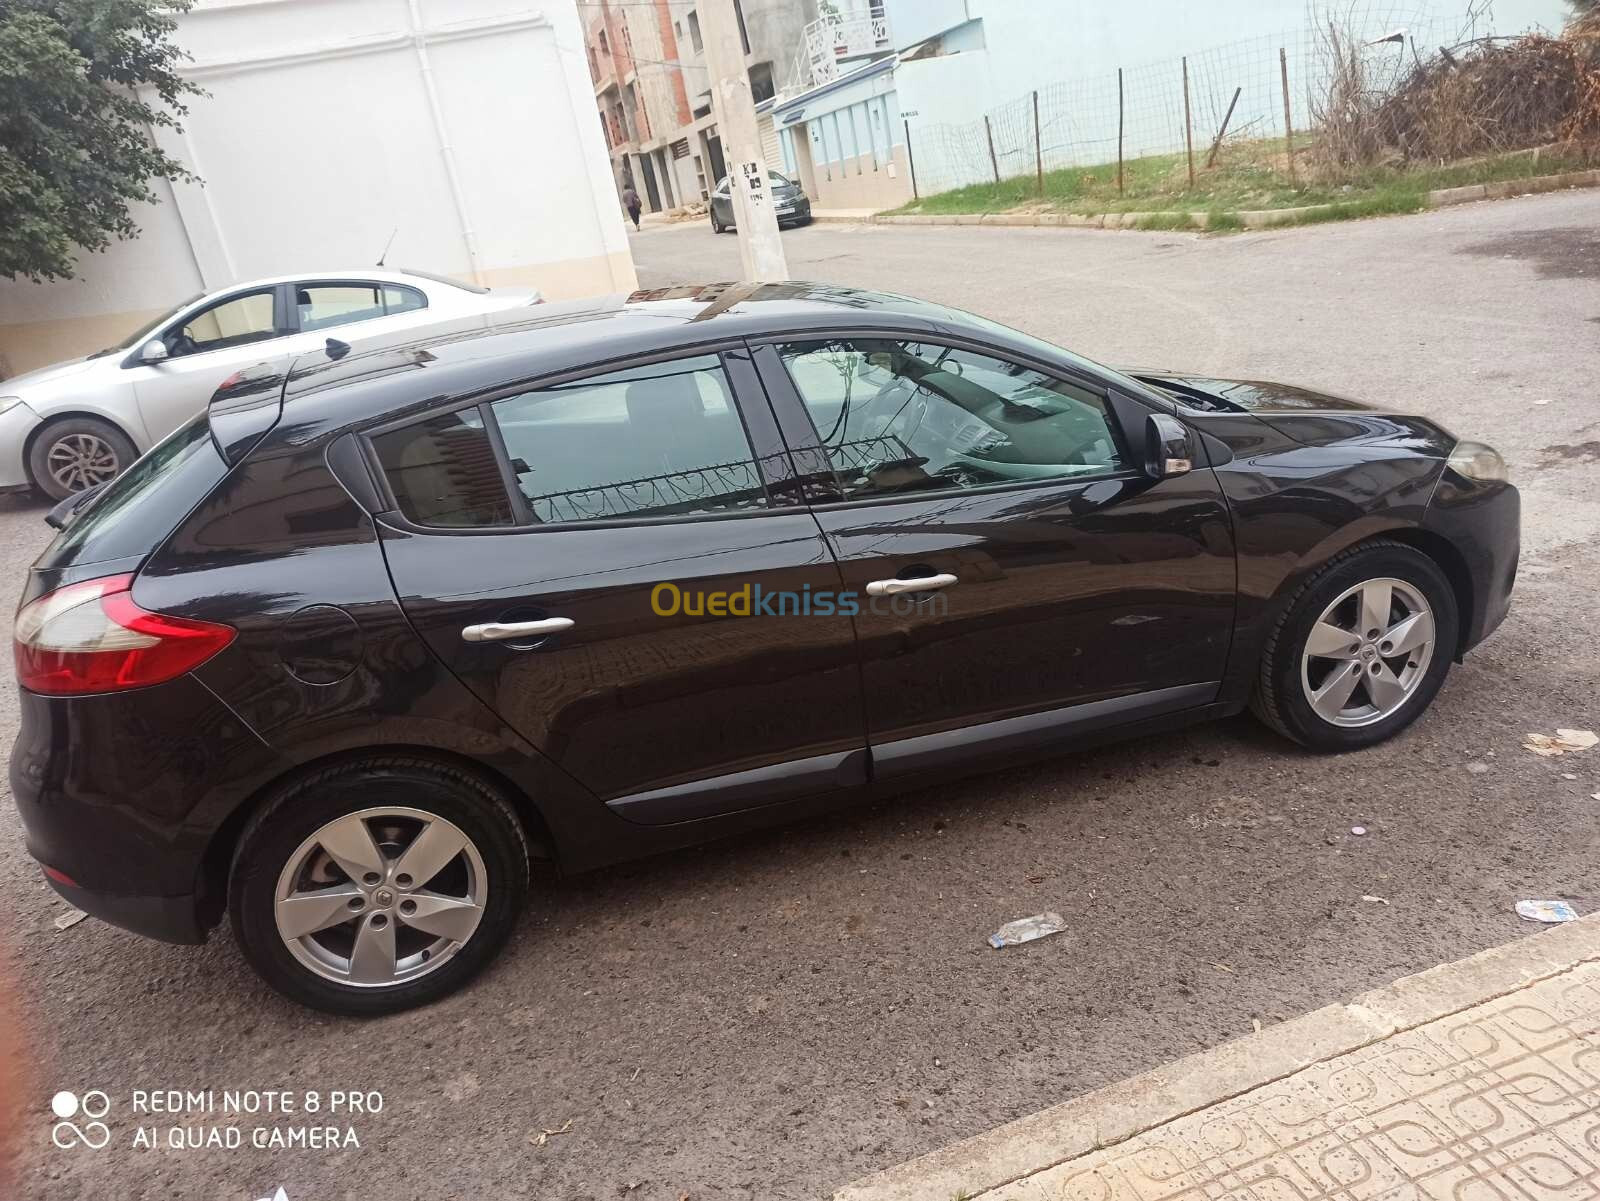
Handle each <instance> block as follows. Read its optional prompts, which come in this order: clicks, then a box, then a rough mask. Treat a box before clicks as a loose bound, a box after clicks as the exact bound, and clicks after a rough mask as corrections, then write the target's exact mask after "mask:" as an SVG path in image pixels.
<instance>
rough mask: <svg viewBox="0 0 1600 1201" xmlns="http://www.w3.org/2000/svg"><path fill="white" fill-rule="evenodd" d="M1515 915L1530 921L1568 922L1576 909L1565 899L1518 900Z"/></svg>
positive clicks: (1575, 916)
mask: <svg viewBox="0 0 1600 1201" xmlns="http://www.w3.org/2000/svg"><path fill="white" fill-rule="evenodd" d="M1517 916H1518V917H1523V918H1527V919H1528V921H1530V922H1570V921H1573V920H1575V919H1576V918H1577V916H1578V911H1577V910H1576V909H1574V908H1573V907H1572V906H1571V905H1569V904H1567V903H1566V902H1565V901H1518V902H1517Z"/></svg>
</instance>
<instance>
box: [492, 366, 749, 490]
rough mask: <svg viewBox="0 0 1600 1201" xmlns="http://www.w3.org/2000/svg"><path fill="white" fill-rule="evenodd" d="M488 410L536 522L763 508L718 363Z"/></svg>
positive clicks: (582, 383) (519, 399) (582, 386)
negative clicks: (492, 410)
mask: <svg viewBox="0 0 1600 1201" xmlns="http://www.w3.org/2000/svg"><path fill="white" fill-rule="evenodd" d="M493 409H494V414H495V418H496V420H497V421H498V422H499V424H500V432H501V435H502V436H503V437H504V439H505V443H506V451H507V453H508V454H509V455H510V456H511V468H512V471H513V472H514V473H515V475H516V479H517V486H518V487H519V488H520V489H521V490H522V494H523V495H524V496H525V497H527V499H528V504H529V506H530V507H531V508H532V510H533V516H534V519H535V520H537V521H586V520H593V519H598V518H618V517H632V516H666V515H670V514H685V513H719V512H727V511H729V510H737V509H749V508H758V507H761V506H763V505H765V504H766V503H767V497H766V493H765V491H764V490H763V488H762V485H761V478H760V476H759V475H758V474H757V472H756V467H755V464H754V463H753V462H752V461H751V457H750V444H749V442H748V440H747V439H746V438H745V433H744V427H743V425H741V424H740V421H739V414H738V411H737V410H736V409H735V407H734V404H733V398H732V393H731V392H730V390H729V388H728V381H727V377H726V376H725V375H724V374H723V371H722V364H721V362H720V360H718V358H717V357H716V356H715V355H705V356H702V357H699V358H692V359H678V360H676V361H674V362H670V363H655V364H652V365H651V366H648V367H637V368H632V369H630V370H627V371H618V372H614V373H612V374H610V375H603V376H597V377H594V378H590V379H585V380H579V381H576V382H574V383H570V384H558V385H556V386H554V387H551V388H541V389H539V390H538V391H535V392H525V393H523V394H522V395H520V396H512V397H508V398H506V399H505V400H500V401H496V402H495V403H494V405H493Z"/></svg>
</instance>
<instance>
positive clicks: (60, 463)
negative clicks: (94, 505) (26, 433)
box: [28, 417, 139, 500]
mask: <svg viewBox="0 0 1600 1201" xmlns="http://www.w3.org/2000/svg"><path fill="white" fill-rule="evenodd" d="M138 457H139V454H138V452H137V451H136V450H134V447H133V443H132V442H130V441H129V440H128V436H127V435H126V434H124V433H123V432H122V431H121V430H119V429H118V428H117V427H116V426H114V425H112V424H111V423H110V422H106V421H100V420H98V419H97V418H94V417H67V418H63V419H62V420H60V421H55V422H52V423H51V424H49V425H47V426H45V428H44V429H43V430H41V431H40V432H39V434H38V435H37V436H36V437H35V438H34V440H33V444H32V445H31V446H30V447H29V449H28V475H29V476H30V477H32V479H33V484H34V487H36V488H37V489H38V490H39V491H40V492H43V493H44V494H45V495H46V496H48V497H49V498H50V499H51V500H65V499H66V498H67V497H69V496H71V495H72V494H73V493H74V492H82V491H83V490H84V489H85V488H93V487H94V486H95V485H96V484H105V483H109V482H110V481H111V480H114V479H116V478H117V476H119V475H121V474H122V473H123V472H124V471H126V470H127V469H128V466H129V464H131V463H132V462H133V461H134V460H135V459H136V458H138Z"/></svg>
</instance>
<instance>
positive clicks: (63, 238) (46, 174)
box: [0, 0, 199, 280]
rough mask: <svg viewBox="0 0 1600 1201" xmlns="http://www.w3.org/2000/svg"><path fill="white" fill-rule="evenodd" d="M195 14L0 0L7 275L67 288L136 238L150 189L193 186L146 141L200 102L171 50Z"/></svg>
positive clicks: (1, 193)
mask: <svg viewBox="0 0 1600 1201" xmlns="http://www.w3.org/2000/svg"><path fill="white" fill-rule="evenodd" d="M190 3H192V0H0V275H5V276H9V277H11V278H13V279H14V278H16V277H17V276H19V275H20V276H24V277H26V278H29V279H34V280H44V279H65V278H70V277H71V276H72V274H73V269H74V266H75V261H76V258H77V255H78V252H79V251H80V250H91V251H95V250H104V249H105V248H106V247H107V246H108V245H110V244H111V242H112V241H113V240H115V239H121V238H131V237H134V236H135V235H136V234H137V233H138V227H137V225H136V224H135V223H134V221H133V219H132V217H131V216H130V214H129V206H130V205H132V204H135V203H137V202H140V201H153V200H154V199H155V195H154V193H153V192H152V191H151V188H150V181H151V180H152V179H156V178H164V179H186V178H189V177H190V176H189V174H188V172H187V171H186V170H185V169H184V167H183V165H182V164H181V163H179V162H177V161H176V160H174V159H172V158H171V157H169V156H168V155H167V154H165V153H164V152H162V151H161V150H160V149H158V148H157V147H156V146H155V145H154V144H153V143H152V142H151V140H150V130H151V129H152V128H161V127H164V128H169V129H176V128H178V122H179V118H180V117H182V116H183V115H184V114H185V113H186V112H187V109H186V108H185V107H184V105H183V100H184V98H185V97H186V96H189V95H197V94H199V89H198V88H196V87H195V86H194V85H192V84H190V83H188V82H187V81H185V80H184V79H183V78H182V77H180V76H179V75H178V73H177V70H176V64H177V62H178V61H179V60H180V59H181V58H183V57H184V55H183V52H182V51H181V50H179V49H178V48H177V47H176V46H175V45H174V44H173V43H172V42H171V40H170V37H171V34H172V32H173V30H174V29H175V28H176V26H177V17H178V14H180V13H181V12H183V11H185V10H186V9H187V8H188V7H189V5H190Z"/></svg>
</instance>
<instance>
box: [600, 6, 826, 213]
mask: <svg viewBox="0 0 1600 1201" xmlns="http://www.w3.org/2000/svg"><path fill="white" fill-rule="evenodd" d="M818 2H819V0H734V10H735V13H736V15H737V17H738V20H739V28H740V31H741V33H742V35H743V39H744V51H745V68H746V70H747V71H748V72H749V75H750V90H751V93H752V95H753V96H754V97H755V99H756V102H757V106H758V107H757V112H758V114H760V117H761V127H762V134H763V138H762V140H763V143H764V145H765V147H766V153H767V159H768V163H769V165H771V166H773V167H778V166H779V162H780V154H781V151H780V147H779V144H778V135H777V130H776V127H775V126H774V124H773V120H772V113H771V102H772V101H773V100H774V99H775V97H776V95H777V93H778V91H779V89H780V88H783V87H786V86H793V85H795V84H797V83H799V82H800V80H801V78H802V77H801V74H800V72H802V71H803V70H804V69H805V65H806V63H805V57H804V53H803V52H804V48H805V46H806V31H807V27H808V26H809V25H810V24H811V23H813V22H814V21H816V20H817V12H818ZM836 2H837V0H836ZM697 3H698V0H626V2H625V0H595V2H594V3H592V4H589V5H586V6H585V8H584V48H585V52H586V54H587V57H588V60H589V73H590V75H591V77H592V79H593V81H594V94H595V102H596V106H597V107H598V108H599V110H600V113H601V116H602V119H603V121H604V124H605V133H606V142H607V146H608V149H609V150H610V154H611V166H612V173H613V176H614V178H615V181H616V188H617V191H618V193H619V194H620V192H621V190H622V189H623V188H624V187H626V186H628V185H629V184H632V185H633V187H634V188H635V189H636V190H637V191H638V193H639V198H640V200H641V201H642V202H643V205H644V208H645V211H646V212H652V213H654V212H662V211H664V210H666V209H670V208H676V207H678V206H680V205H683V204H687V203H690V202H692V201H696V200H704V199H705V198H706V197H707V196H709V195H710V194H711V190H712V189H713V188H714V187H716V184H717V181H718V180H720V179H721V178H722V176H723V175H724V174H726V172H727V161H726V157H725V155H724V153H723V149H722V139H721V137H720V136H719V134H718V131H717V123H716V116H715V114H714V113H713V112H712V111H711V83H710V76H709V73H708V72H707V70H706V62H705V52H704V44H703V41H702V38H701V34H700V16H699V12H698V9H697ZM780 169H781V168H780Z"/></svg>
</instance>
